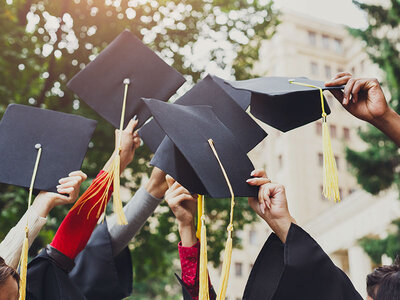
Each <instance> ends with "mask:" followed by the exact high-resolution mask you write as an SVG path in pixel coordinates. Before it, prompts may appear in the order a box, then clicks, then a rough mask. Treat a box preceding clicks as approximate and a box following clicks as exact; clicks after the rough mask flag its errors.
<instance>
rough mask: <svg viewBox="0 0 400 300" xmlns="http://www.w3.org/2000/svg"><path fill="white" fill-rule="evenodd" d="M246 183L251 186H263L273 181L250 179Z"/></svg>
mask: <svg viewBox="0 0 400 300" xmlns="http://www.w3.org/2000/svg"><path fill="white" fill-rule="evenodd" d="M246 182H247V183H248V184H250V185H254V186H261V185H263V184H266V183H268V182H271V180H270V179H268V178H249V179H247V180H246Z"/></svg>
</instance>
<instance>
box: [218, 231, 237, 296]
mask: <svg viewBox="0 0 400 300" xmlns="http://www.w3.org/2000/svg"><path fill="white" fill-rule="evenodd" d="M232 230H233V226H232V225H231V224H230V225H229V227H228V239H227V240H226V244H225V253H224V260H223V264H222V272H221V279H220V283H219V291H218V295H217V300H224V299H225V295H226V289H227V288H228V280H229V271H230V269H231V260H232V242H233V241H232Z"/></svg>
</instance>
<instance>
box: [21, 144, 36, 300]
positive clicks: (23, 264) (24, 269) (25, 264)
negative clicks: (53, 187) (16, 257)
mask: <svg viewBox="0 0 400 300" xmlns="http://www.w3.org/2000/svg"><path fill="white" fill-rule="evenodd" d="M35 148H36V149H37V150H38V153H37V156H36V162H35V167H34V169H33V174H32V179H31V184H30V186H29V197H28V210H29V208H30V207H31V203H32V193H33V185H34V183H35V179H36V173H37V169H38V167H39V161H40V157H41V155H42V146H41V145H40V144H36V145H35ZM28 237H29V227H28V217H26V227H25V238H24V242H23V244H22V252H21V258H20V261H19V267H20V284H19V300H25V298H26V274H27V271H28V250H29V239H28Z"/></svg>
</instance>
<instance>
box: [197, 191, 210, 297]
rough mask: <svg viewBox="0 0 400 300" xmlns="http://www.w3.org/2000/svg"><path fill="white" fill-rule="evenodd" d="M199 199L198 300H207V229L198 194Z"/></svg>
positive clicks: (202, 206)
mask: <svg viewBox="0 0 400 300" xmlns="http://www.w3.org/2000/svg"><path fill="white" fill-rule="evenodd" d="M200 199H201V203H200V204H201V212H202V214H201V217H200V216H199V219H200V222H201V227H200V271H199V281H200V284H199V300H209V299H210V295H209V292H208V290H209V289H208V271H207V262H208V259H207V231H206V223H205V220H206V218H205V214H204V196H199V200H200Z"/></svg>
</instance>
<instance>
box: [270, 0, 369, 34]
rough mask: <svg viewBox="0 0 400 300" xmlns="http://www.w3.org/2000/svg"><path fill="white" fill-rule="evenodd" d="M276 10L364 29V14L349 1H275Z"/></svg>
mask: <svg viewBox="0 0 400 300" xmlns="http://www.w3.org/2000/svg"><path fill="white" fill-rule="evenodd" d="M275 3H276V7H277V8H289V9H291V10H294V11H298V12H301V13H303V14H306V15H310V16H313V17H317V18H319V19H323V20H326V21H330V22H334V23H338V24H344V25H347V26H350V27H356V28H360V27H364V26H365V25H366V19H365V16H364V14H363V13H362V12H361V11H360V10H359V9H358V8H357V7H356V6H355V5H354V4H353V3H352V1H351V0H275Z"/></svg>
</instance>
